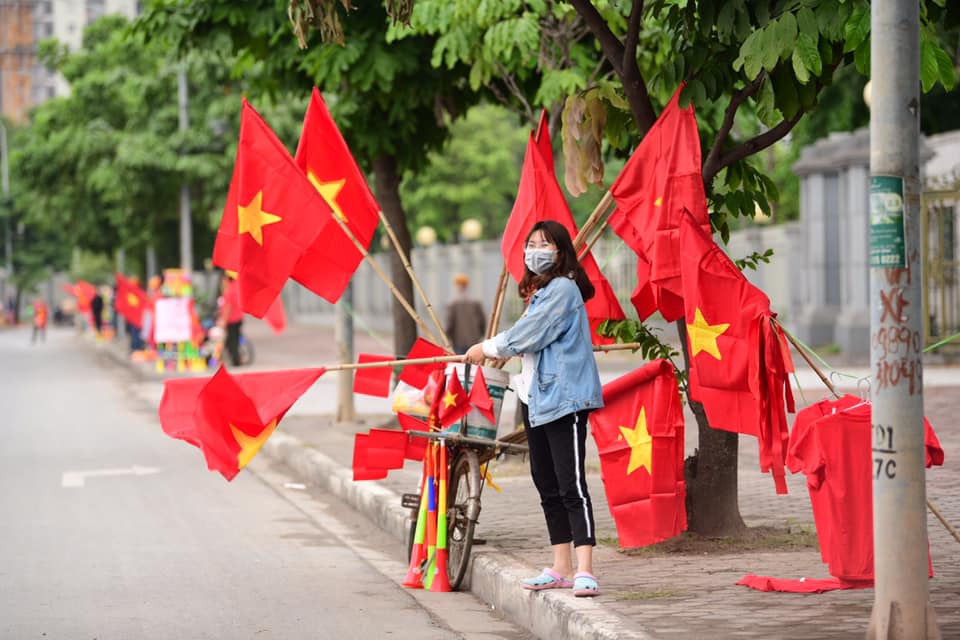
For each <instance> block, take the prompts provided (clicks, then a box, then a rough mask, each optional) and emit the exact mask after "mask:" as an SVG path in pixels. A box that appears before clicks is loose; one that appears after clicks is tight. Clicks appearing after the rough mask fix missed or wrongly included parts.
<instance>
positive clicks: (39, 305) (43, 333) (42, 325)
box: [30, 298, 49, 344]
mask: <svg viewBox="0 0 960 640" xmlns="http://www.w3.org/2000/svg"><path fill="white" fill-rule="evenodd" d="M48 315H49V313H48V311H47V303H46V302H44V301H43V298H36V299H35V300H34V301H33V334H32V335H31V337H30V344H34V343H35V342H36V341H37V336H40V341H41V342H46V340H47V316H48Z"/></svg>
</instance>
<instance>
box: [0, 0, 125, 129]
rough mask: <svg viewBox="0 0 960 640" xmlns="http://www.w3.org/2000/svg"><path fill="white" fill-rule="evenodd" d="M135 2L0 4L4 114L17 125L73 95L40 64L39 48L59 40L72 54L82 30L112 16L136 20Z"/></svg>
mask: <svg viewBox="0 0 960 640" xmlns="http://www.w3.org/2000/svg"><path fill="white" fill-rule="evenodd" d="M139 12H140V3H139V2H137V1H136V0H0V113H2V114H3V115H4V116H5V117H7V118H9V119H10V120H11V121H13V122H22V121H24V120H25V119H26V117H27V113H28V112H29V110H30V108H31V107H33V106H35V105H38V104H40V103H41V102H44V101H45V100H48V99H50V98H52V97H54V96H60V95H65V94H66V93H67V92H68V91H69V87H68V85H67V83H66V81H65V80H64V79H63V78H62V77H61V76H60V74H57V73H51V72H50V71H48V70H47V69H45V68H44V67H43V65H41V64H40V63H39V61H38V60H37V43H38V42H39V41H40V40H43V39H44V38H56V39H57V40H59V41H60V42H63V43H64V44H66V45H67V46H68V47H70V48H71V49H78V48H79V47H80V45H81V44H82V42H83V28H84V27H85V26H87V25H88V24H90V23H91V22H93V21H94V20H96V19H97V18H99V17H100V16H103V15H107V14H117V13H119V14H121V15H124V16H126V17H127V18H130V19H133V18H134V17H136V15H137V14H138V13H139Z"/></svg>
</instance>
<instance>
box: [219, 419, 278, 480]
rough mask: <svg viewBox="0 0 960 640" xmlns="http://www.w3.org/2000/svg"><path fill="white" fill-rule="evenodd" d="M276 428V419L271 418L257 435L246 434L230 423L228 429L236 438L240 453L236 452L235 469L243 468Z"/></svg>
mask: <svg viewBox="0 0 960 640" xmlns="http://www.w3.org/2000/svg"><path fill="white" fill-rule="evenodd" d="M276 428H277V421H276V419H273V420H271V421H270V422H269V423H268V424H267V426H265V427H264V428H263V431H261V432H260V434H259V435H256V436H248V435H247V434H245V433H244V432H243V431H240V429H237V428H236V427H235V426H233V425H232V424H231V425H230V431H232V432H233V437H234V439H236V441H237V444H239V445H240V453H238V454H237V469H243V468H244V467H245V466H247V464H248V463H249V462H250V461H251V460H253V456H255V455H257V452H258V451H260V447H262V446H263V443H264V442H266V441H267V438H269V437H270V435H271V434H272V433H273V431H274V429H276Z"/></svg>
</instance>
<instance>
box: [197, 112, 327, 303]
mask: <svg viewBox="0 0 960 640" xmlns="http://www.w3.org/2000/svg"><path fill="white" fill-rule="evenodd" d="M332 220H333V219H332V217H331V211H330V207H329V206H328V205H327V204H326V202H324V200H323V198H321V197H320V195H319V194H318V193H317V191H316V189H314V188H313V186H312V185H311V184H310V182H309V180H308V179H307V177H306V175H305V174H304V173H303V171H301V170H300V168H299V167H297V165H296V164H295V163H294V161H293V158H291V157H290V154H289V153H288V152H287V150H286V148H285V147H284V146H283V144H282V143H281V142H280V140H279V139H278V138H277V136H276V134H275V133H274V132H273V131H272V130H271V129H270V127H269V126H268V125H267V123H266V122H264V121H263V119H262V118H261V117H260V115H259V114H258V113H257V112H256V111H255V110H254V109H253V107H251V106H250V104H249V103H248V102H247V101H246V99H244V100H243V108H242V115H241V121H240V142H239V145H238V146H237V159H236V164H235V165H234V172H233V180H232V181H231V184H230V191H229V193H228V195H227V204H226V206H225V207H224V212H223V218H222V219H221V221H220V228H219V230H218V231H217V240H216V244H215V245H214V250H213V261H214V263H215V264H216V265H217V266H220V267H223V268H224V269H229V270H232V271H236V272H237V283H238V285H239V287H240V304H241V306H242V307H243V310H244V311H245V312H247V313H249V314H251V315H253V316H256V317H258V318H262V317H263V316H264V314H265V313H266V312H267V310H268V309H269V308H270V305H271V303H272V302H273V301H274V299H276V297H277V296H278V295H279V293H280V290H281V289H282V288H283V285H284V283H285V282H286V281H287V278H288V277H290V274H291V273H292V272H293V270H294V267H295V265H296V264H297V262H298V261H299V259H300V257H301V256H302V255H303V253H304V251H306V249H307V248H308V247H311V246H313V245H314V242H315V241H316V240H317V239H318V238H328V237H329V234H328V233H326V232H327V231H328V230H329V226H328V225H330V224H334V223H333V221H332Z"/></svg>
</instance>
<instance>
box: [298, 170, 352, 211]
mask: <svg viewBox="0 0 960 640" xmlns="http://www.w3.org/2000/svg"><path fill="white" fill-rule="evenodd" d="M307 179H308V180H310V184H312V185H313V188H314V189H316V190H317V191H319V192H320V195H321V197H323V199H324V200H326V201H327V204H328V205H330V208H331V209H333V215H335V216H337V218H339V219H340V221H341V222H346V221H347V216H346V215H344V213H343V209H341V208H340V203H338V202H337V196H338V195H340V190H341V189H343V185H344V184H346V182H347V179H346V178H343V179H342V180H334V181H333V182H320V178H318V177H317V176H316V175H314V173H313V171H310V170H309V169H307Z"/></svg>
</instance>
